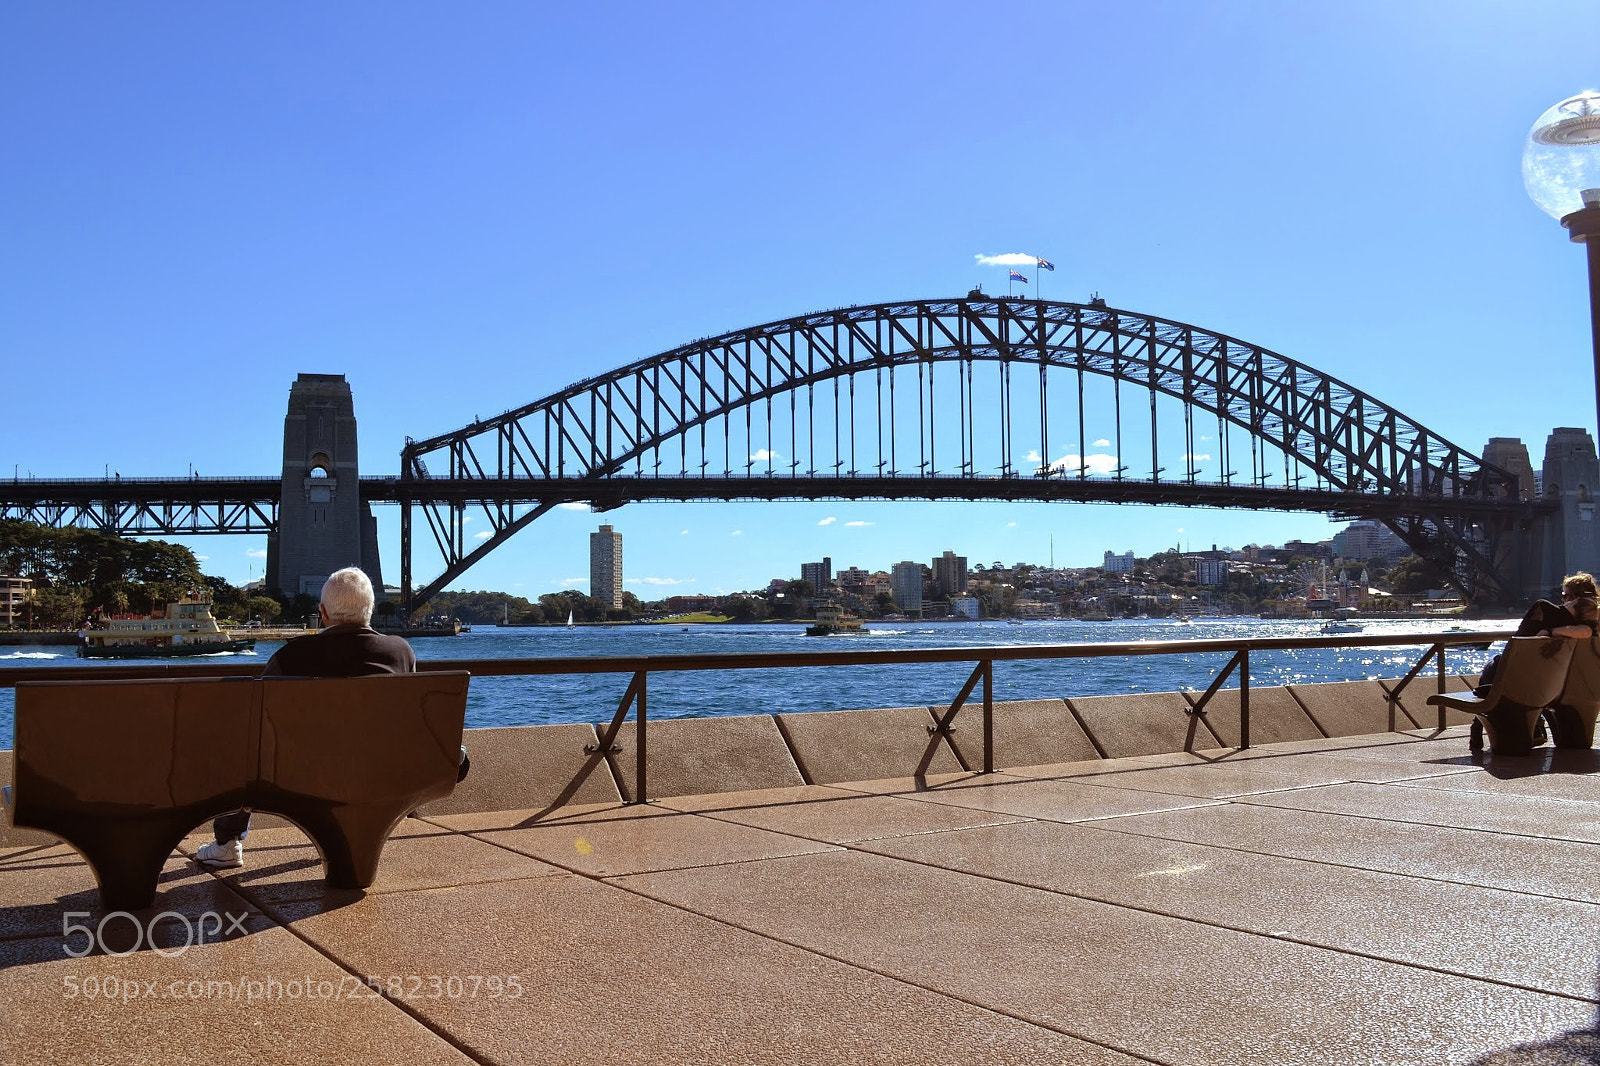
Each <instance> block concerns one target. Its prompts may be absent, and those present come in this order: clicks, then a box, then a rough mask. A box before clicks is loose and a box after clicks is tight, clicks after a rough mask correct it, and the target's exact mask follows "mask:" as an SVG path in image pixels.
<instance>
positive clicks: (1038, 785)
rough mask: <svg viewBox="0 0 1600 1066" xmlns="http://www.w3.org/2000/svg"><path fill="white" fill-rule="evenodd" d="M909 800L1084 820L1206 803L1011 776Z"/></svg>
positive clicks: (911, 794)
mask: <svg viewBox="0 0 1600 1066" xmlns="http://www.w3.org/2000/svg"><path fill="white" fill-rule="evenodd" d="M902 795H904V796H905V797H906V798H908V799H914V800H919V801H922V802H926V803H943V804H949V805H951V806H955V807H969V808H971V809H973V810H976V811H986V812H989V813H991V814H1010V815H1015V816H1016V817H1019V818H1048V819H1050V820H1052V821H1057V822H1081V821H1084V820H1086V819H1090V818H1117V817H1121V816H1122V815H1126V814H1142V813H1145V812H1148V811H1162V810H1173V809H1175V808H1179V807H1194V806H1201V805H1204V804H1205V803H1207V802H1214V801H1207V800H1202V799H1197V798H1193V797H1188V796H1175V795H1163V794H1161V793H1157V792H1138V791H1135V790H1133V789H1123V788H1102V787H1100V786H1098V785H1088V784H1083V783H1081V782H1079V781H1077V780H1070V781H1069V780H1015V779H1014V780H1009V781H1000V782H997V783H994V784H988V783H983V784H966V785H964V786H962V787H958V788H948V789H930V790H929V791H926V792H907V793H902Z"/></svg>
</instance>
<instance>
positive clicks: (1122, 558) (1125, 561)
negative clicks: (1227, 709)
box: [1105, 551, 1133, 574]
mask: <svg viewBox="0 0 1600 1066" xmlns="http://www.w3.org/2000/svg"><path fill="white" fill-rule="evenodd" d="M1105 560H1106V573H1108V574H1131V573H1133V552H1131V551H1128V552H1123V553H1122V554H1121V555H1118V554H1116V553H1115V552H1106V555H1105Z"/></svg>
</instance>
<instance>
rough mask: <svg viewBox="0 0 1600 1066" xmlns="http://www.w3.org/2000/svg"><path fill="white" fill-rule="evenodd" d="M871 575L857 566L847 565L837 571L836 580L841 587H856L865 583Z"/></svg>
mask: <svg viewBox="0 0 1600 1066" xmlns="http://www.w3.org/2000/svg"><path fill="white" fill-rule="evenodd" d="M871 579H872V575H871V574H870V573H868V572H867V571H865V570H863V569H861V568H860V567H859V566H847V567H845V568H844V569H843V570H841V571H839V576H838V581H839V586H840V587H841V588H851V589H858V588H861V587H863V586H864V585H866V583H867V582H868V581H870V580H871Z"/></svg>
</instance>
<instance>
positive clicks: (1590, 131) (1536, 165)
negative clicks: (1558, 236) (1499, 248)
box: [1522, 90, 1600, 241]
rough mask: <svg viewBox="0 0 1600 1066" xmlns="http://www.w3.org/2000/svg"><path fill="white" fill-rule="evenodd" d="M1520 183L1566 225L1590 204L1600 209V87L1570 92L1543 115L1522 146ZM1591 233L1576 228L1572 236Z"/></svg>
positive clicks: (1548, 212) (1544, 207)
mask: <svg viewBox="0 0 1600 1066" xmlns="http://www.w3.org/2000/svg"><path fill="white" fill-rule="evenodd" d="M1522 183H1523V185H1525V186H1526V187H1527V189H1528V195H1529V196H1531V197H1532V198H1533V202H1534V203H1536V204H1538V205H1539V209H1540V210H1541V211H1543V212H1544V213H1545V214H1547V215H1549V216H1550V217H1551V218H1554V219H1557V220H1559V221H1561V222H1562V224H1563V225H1566V220H1567V218H1568V217H1569V216H1571V215H1573V214H1575V213H1576V212H1579V211H1582V210H1584V209H1585V208H1586V207H1587V208H1593V209H1596V210H1600V92H1595V91H1593V90H1590V91H1588V92H1581V93H1579V94H1578V95H1576V96H1571V97H1568V98H1567V99H1565V100H1563V101H1561V102H1560V103H1559V104H1556V105H1555V106H1554V107H1552V108H1550V110H1548V111H1546V112H1545V113H1544V114H1542V115H1540V116H1539V120H1538V121H1537V122H1535V123H1534V124H1533V128H1532V129H1531V130H1529V131H1528V140H1527V143H1526V144H1525V145H1524V146H1523V149H1522ZM1568 228H1569V229H1571V228H1572V227H1571V226H1568ZM1587 236H1588V234H1587V233H1585V234H1580V233H1579V232H1578V231H1576V230H1574V232H1573V234H1572V239H1573V240H1575V241H1583V240H1585V239H1586V237H1587Z"/></svg>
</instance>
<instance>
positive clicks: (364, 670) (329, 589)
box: [194, 566, 466, 870]
mask: <svg viewBox="0 0 1600 1066" xmlns="http://www.w3.org/2000/svg"><path fill="white" fill-rule="evenodd" d="M373 600H374V596H373V592H372V582H371V581H370V580H369V579H368V578H367V575H366V574H365V573H363V572H362V571H361V570H360V569H358V568H357V567H354V566H351V567H346V568H345V569H343V570H340V571H338V572H337V573H335V574H334V575H333V576H331V577H329V578H328V580H327V581H326V582H324V583H323V586H322V602H321V603H319V604H318V605H317V613H318V614H319V615H321V617H322V625H323V628H322V630H320V631H319V632H316V633H313V634H311V635H309V636H304V637H296V638H295V639H293V640H291V641H289V643H287V644H285V645H284V646H283V647H281V648H279V649H278V651H277V654H275V655H273V657H272V658H271V659H269V660H267V668H266V669H265V670H263V671H262V672H261V676H263V677H368V676H370V675H373V674H412V673H416V670H417V656H416V654H415V653H414V652H413V651H412V650H411V645H409V644H407V643H406V642H405V641H404V640H403V639H401V638H400V637H396V636H389V635H387V634H384V633H379V632H378V631H377V630H375V629H373V628H372V624H371V623H372V606H373ZM465 755H466V749H465V748H463V749H462V756H463V761H464V760H465ZM464 771H465V766H463V772H464ZM211 828H212V830H213V832H214V833H215V835H216V841H215V842H214V843H211V844H205V845H202V846H201V847H200V848H199V849H198V850H197V851H196V852H195V853H194V858H195V861H196V862H198V863H200V864H201V865H202V866H207V867H210V868H212V869H218V870H221V869H231V868H233V867H236V866H243V865H244V837H245V834H246V833H247V832H249V830H250V812H249V811H236V812H234V813H233V814H225V815H223V816H222V817H221V818H218V819H217V820H216V821H214V822H213V823H211Z"/></svg>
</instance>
